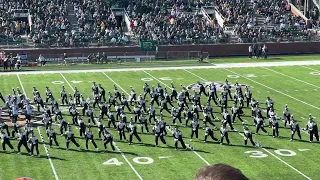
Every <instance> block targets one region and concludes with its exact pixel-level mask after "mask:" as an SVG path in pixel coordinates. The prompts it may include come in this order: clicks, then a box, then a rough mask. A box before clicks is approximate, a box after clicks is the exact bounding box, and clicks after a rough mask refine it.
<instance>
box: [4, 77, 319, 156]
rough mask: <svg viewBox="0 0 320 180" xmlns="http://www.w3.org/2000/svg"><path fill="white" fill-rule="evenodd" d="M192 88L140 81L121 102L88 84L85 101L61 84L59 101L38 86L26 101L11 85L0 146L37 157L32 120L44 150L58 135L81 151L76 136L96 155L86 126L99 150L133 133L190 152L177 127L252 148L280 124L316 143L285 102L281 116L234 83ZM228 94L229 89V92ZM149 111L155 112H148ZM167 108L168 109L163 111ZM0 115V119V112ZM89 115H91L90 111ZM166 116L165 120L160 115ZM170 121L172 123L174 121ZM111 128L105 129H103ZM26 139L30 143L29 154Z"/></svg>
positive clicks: (311, 127) (312, 125)
mask: <svg viewBox="0 0 320 180" xmlns="http://www.w3.org/2000/svg"><path fill="white" fill-rule="evenodd" d="M197 86H198V87H199V89H198V90H197V91H195V90H190V89H188V88H187V87H184V86H183V85H181V91H178V89H177V88H176V87H175V85H174V84H173V83H171V92H169V90H168V89H167V88H163V87H161V85H160V84H158V85H157V86H156V87H154V86H152V87H150V86H149V84H147V83H145V84H144V86H143V93H141V94H140V95H138V93H137V92H136V91H135V89H133V88H132V87H131V90H130V93H129V94H128V95H129V97H126V95H125V94H124V93H123V92H120V91H119V90H118V87H117V86H116V85H114V93H111V92H110V91H109V92H108V93H107V91H106V90H105V89H104V88H103V87H102V85H101V84H96V83H95V82H93V84H92V86H91V90H92V95H90V96H89V97H88V98H85V97H84V96H83V95H82V94H81V92H80V91H79V90H78V89H77V87H74V88H72V89H73V90H74V91H73V93H70V92H67V90H66V89H65V87H64V86H62V90H61V91H60V97H59V98H60V99H61V100H60V99H59V102H58V98H57V97H55V96H54V95H53V92H52V91H51V90H50V88H49V87H46V91H45V92H44V95H43V96H42V95H41V93H40V92H39V91H38V90H37V88H36V87H33V91H32V94H33V97H32V98H31V99H28V98H26V95H25V94H24V93H22V92H21V90H20V89H19V88H17V89H14V88H13V89H12V94H9V95H8V96H6V99H5V98H4V97H3V95H1V93H0V99H2V101H3V102H4V104H5V107H4V108H0V110H1V111H3V112H6V113H7V114H6V116H8V117H9V118H10V120H11V123H12V127H11V128H10V129H11V131H9V126H8V123H7V121H6V122H5V123H4V124H2V125H1V133H0V138H1V139H2V148H3V150H4V151H5V150H6V146H7V145H8V146H9V147H10V148H11V149H12V150H14V149H15V148H14V147H13V146H12V144H11V142H10V141H11V140H13V139H17V140H18V141H19V143H18V153H20V150H21V149H20V148H21V146H22V145H24V146H25V147H26V150H27V152H29V153H30V154H31V155H33V154H34V152H33V150H34V149H35V150H36V153H37V155H39V151H38V143H39V142H38V138H37V136H36V135H35V134H34V133H33V128H34V125H35V124H34V120H35V119H36V116H37V117H38V116H39V115H40V117H42V124H43V126H44V127H45V129H46V133H47V136H48V141H49V142H48V143H49V145H50V147H51V146H53V142H54V143H55V145H56V146H58V147H59V142H58V141H57V135H58V134H59V135H61V136H65V137H66V141H65V144H66V149H67V150H68V149H69V148H70V143H71V142H72V143H73V144H74V145H75V146H76V147H78V148H80V149H82V147H81V146H80V144H79V143H78V141H81V139H85V142H86V149H88V148H89V142H91V143H92V145H93V146H94V148H96V149H97V150H99V149H98V146H97V144H96V142H95V140H97V138H94V136H95V135H94V132H93V131H92V129H91V127H93V126H94V127H96V128H97V129H98V134H97V136H98V137H99V139H98V140H102V141H103V142H104V149H105V150H107V145H108V144H110V145H111V148H112V149H113V150H115V147H114V144H113V142H114V141H115V140H120V141H127V142H128V143H129V145H131V144H133V143H134V142H137V141H138V143H143V139H142V137H141V136H140V135H139V134H141V133H142V134H143V133H148V134H153V135H154V137H155V146H159V139H160V141H161V142H162V144H164V145H165V146H168V143H167V142H169V141H168V139H169V138H170V139H171V138H173V140H174V141H173V142H174V148H175V149H176V150H178V149H179V147H178V145H179V143H180V144H181V146H182V148H183V149H192V147H191V146H187V145H186V143H185V140H184V137H186V136H187V135H185V134H184V135H183V132H182V131H181V130H180V128H190V130H191V133H190V135H189V137H190V141H192V140H193V138H194V137H195V138H196V139H197V140H200V139H201V140H202V141H203V142H204V143H206V142H207V141H211V140H214V141H216V142H218V143H220V144H221V145H223V144H227V145H229V144H230V143H231V140H230V139H229V135H228V132H229V131H241V132H242V133H243V136H244V141H243V143H244V144H245V145H247V144H248V141H250V143H251V144H252V146H254V147H257V146H260V143H258V142H256V141H255V140H254V139H253V133H255V134H259V131H260V130H262V131H263V132H264V133H266V134H268V135H269V132H268V131H269V130H270V131H272V133H271V132H270V133H271V134H272V137H273V138H277V137H279V127H280V126H281V125H280V123H281V122H283V123H284V125H283V126H284V128H288V130H290V131H291V132H292V133H291V137H290V140H291V141H292V140H294V135H295V134H297V135H298V137H299V139H300V140H301V139H302V136H301V134H300V131H301V130H306V131H308V133H309V134H310V139H309V140H310V142H313V140H314V137H315V138H316V141H317V142H319V134H318V126H317V123H316V122H315V121H314V120H313V117H312V115H311V114H310V115H309V117H308V118H309V121H308V123H307V125H306V128H305V129H304V128H300V126H299V122H298V121H297V120H295V118H294V117H293V114H292V113H291V112H290V110H289V107H288V105H286V106H285V108H284V111H283V112H282V113H279V114H277V113H276V112H275V111H274V106H275V102H274V101H273V100H272V99H271V98H270V97H267V99H266V100H265V102H264V104H265V106H266V108H265V109H262V108H261V107H260V103H259V101H257V100H256V99H254V98H253V94H252V92H251V91H250V89H249V86H245V90H243V89H242V88H243V87H242V85H240V84H239V83H238V82H236V84H235V85H234V88H231V87H232V86H231V85H230V84H229V82H228V80H226V81H225V83H224V85H223V90H222V91H221V93H219V95H218V93H217V87H216V86H215V84H214V83H212V84H210V85H209V87H207V88H206V87H205V86H204V85H203V84H202V83H200V82H199V83H198V84H197ZM233 90H234V92H232V91H233ZM191 93H192V94H193V95H192V94H191ZM106 96H108V97H106ZM203 99H206V102H205V103H203V102H202V101H203ZM60 101H61V102H60ZM230 101H231V102H232V101H233V106H230V105H229V103H230ZM211 104H213V105H215V106H217V107H219V108H220V109H221V112H220V113H221V115H222V119H221V120H220V119H219V118H217V114H215V113H214V112H213V106H212V105H211ZM61 106H67V107H68V112H67V113H65V112H63V111H62V110H61ZM156 106H158V107H159V109H156ZM170 106H171V108H169V107H170ZM229 108H230V109H231V110H229ZM245 108H248V109H251V118H252V124H254V126H255V130H254V131H253V132H252V131H251V130H250V128H249V126H248V125H249V124H251V122H249V121H248V123H245V121H244V120H243V119H242V118H243V116H244V109H245ZM1 111H0V115H2V112H1ZM97 112H98V113H99V115H97V114H96V113H97ZM201 114H202V115H201ZM167 115H169V117H171V118H168V116H167ZM68 116H70V119H67V118H66V117H68ZM21 117H22V119H23V121H25V126H23V127H20V126H19V125H18V123H17V121H18V118H21ZM0 118H1V117H0ZM86 119H87V120H86ZM236 120H239V121H241V123H242V125H243V130H236V129H235V128H234V124H235V123H237V122H236ZM167 121H170V122H167ZM177 121H179V123H180V125H178V124H177ZM218 123H219V124H220V125H218ZM54 125H58V128H54V127H53V126H54ZM179 126H180V127H179ZM72 127H77V130H76V131H79V132H78V133H75V132H73V130H74V128H72ZM149 127H150V129H151V131H150V130H149ZM201 127H202V129H203V131H204V132H205V135H204V137H203V138H202V137H199V131H201ZM268 127H269V128H270V129H269V128H268ZM111 129H113V130H112V131H111ZM55 130H58V131H59V132H56V131H55ZM114 131H115V132H117V133H118V136H115V134H113V132H114ZM138 132H139V133H138ZM140 132H141V133H140ZM127 133H128V134H127ZM216 133H218V134H219V135H217V134H216ZM126 134H127V135H129V139H127V135H126ZM170 134H172V136H170ZM29 135H30V136H31V137H29ZM76 136H80V139H78V138H75V137H76ZM218 137H219V138H218ZM133 138H135V139H137V141H136V140H135V139H133ZM208 138H209V139H208ZM28 139H29V141H28ZM166 139H167V140H166ZM27 141H28V142H29V143H30V149H29V146H28V145H27ZM224 142H226V143H224ZM60 144H61V143H60Z"/></svg>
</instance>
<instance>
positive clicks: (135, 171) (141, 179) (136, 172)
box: [60, 73, 143, 180]
mask: <svg viewBox="0 0 320 180" xmlns="http://www.w3.org/2000/svg"><path fill="white" fill-rule="evenodd" d="M60 75H61V76H62V78H63V79H64V80H65V81H66V82H67V84H68V85H69V86H70V88H71V89H72V90H73V91H74V89H73V87H72V86H71V84H70V83H69V81H68V80H67V79H66V77H64V75H63V74H62V73H60ZM113 144H114V145H115V147H116V149H117V150H118V152H120V154H121V156H122V157H123V159H124V160H125V161H126V162H127V163H128V164H129V166H130V167H131V169H132V170H133V172H134V173H135V174H136V175H137V177H138V178H139V179H140V180H143V178H142V177H141V175H140V174H139V173H138V171H137V170H136V169H135V168H134V167H133V165H132V164H131V163H130V161H129V160H128V159H127V157H126V156H125V154H124V153H123V152H122V151H121V149H120V148H119V147H118V146H117V145H116V143H115V142H114V143H113Z"/></svg>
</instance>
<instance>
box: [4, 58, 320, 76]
mask: <svg viewBox="0 0 320 180" xmlns="http://www.w3.org/2000/svg"><path fill="white" fill-rule="evenodd" d="M306 65H320V60H312V61H280V62H252V63H225V64H212V66H180V67H145V68H121V69H119V68H113V69H83V70H55V71H29V72H24V71H22V72H1V74H7V75H16V74H59V73H81V72H84V73H87V72H98V73H101V72H120V71H122V72H126V71H143V70H146V71H147V70H161V71H163V70H185V69H224V68H242V67H243V68H246V67H275V66H306Z"/></svg>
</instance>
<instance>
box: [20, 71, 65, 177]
mask: <svg viewBox="0 0 320 180" xmlns="http://www.w3.org/2000/svg"><path fill="white" fill-rule="evenodd" d="M17 77H18V80H19V83H20V86H21V89H22V91H23V93H24V95H25V96H26V98H27V93H26V91H25V89H24V86H23V84H22V81H21V79H20V76H19V74H17ZM37 129H38V133H39V135H40V138H41V140H42V144H43V147H44V150H45V151H46V154H47V157H48V160H49V163H50V166H51V169H52V172H53V174H54V177H55V179H56V180H59V177H58V174H57V171H56V168H55V167H54V165H53V162H52V159H51V157H50V153H49V151H48V149H47V146H46V144H45V143H44V139H43V136H42V134H41V131H40V128H39V126H38V128H37Z"/></svg>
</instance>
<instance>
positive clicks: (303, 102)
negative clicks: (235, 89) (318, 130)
mask: <svg viewBox="0 0 320 180" xmlns="http://www.w3.org/2000/svg"><path fill="white" fill-rule="evenodd" d="M225 70H227V71H229V72H231V73H234V74H236V75H239V76H241V75H240V74H238V73H236V72H234V71H232V70H230V69H227V68H226V69H225ZM241 77H243V78H245V79H247V80H249V81H251V82H254V83H256V84H259V85H260V86H263V87H265V88H267V89H270V90H272V91H275V92H277V93H279V94H282V95H284V96H287V97H289V98H291V99H294V100H296V101H298V102H300V103H302V104H305V105H308V106H310V107H313V108H315V109H317V110H320V108H319V107H317V106H314V105H312V104H309V103H307V102H305V101H302V100H300V99H297V98H295V97H293V96H290V95H288V94H286V93H284V92H281V91H279V90H276V89H274V88H272V87H269V86H266V85H264V84H262V83H259V82H257V81H255V80H252V79H250V78H247V77H245V76H241ZM296 91H298V90H296Z"/></svg>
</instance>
